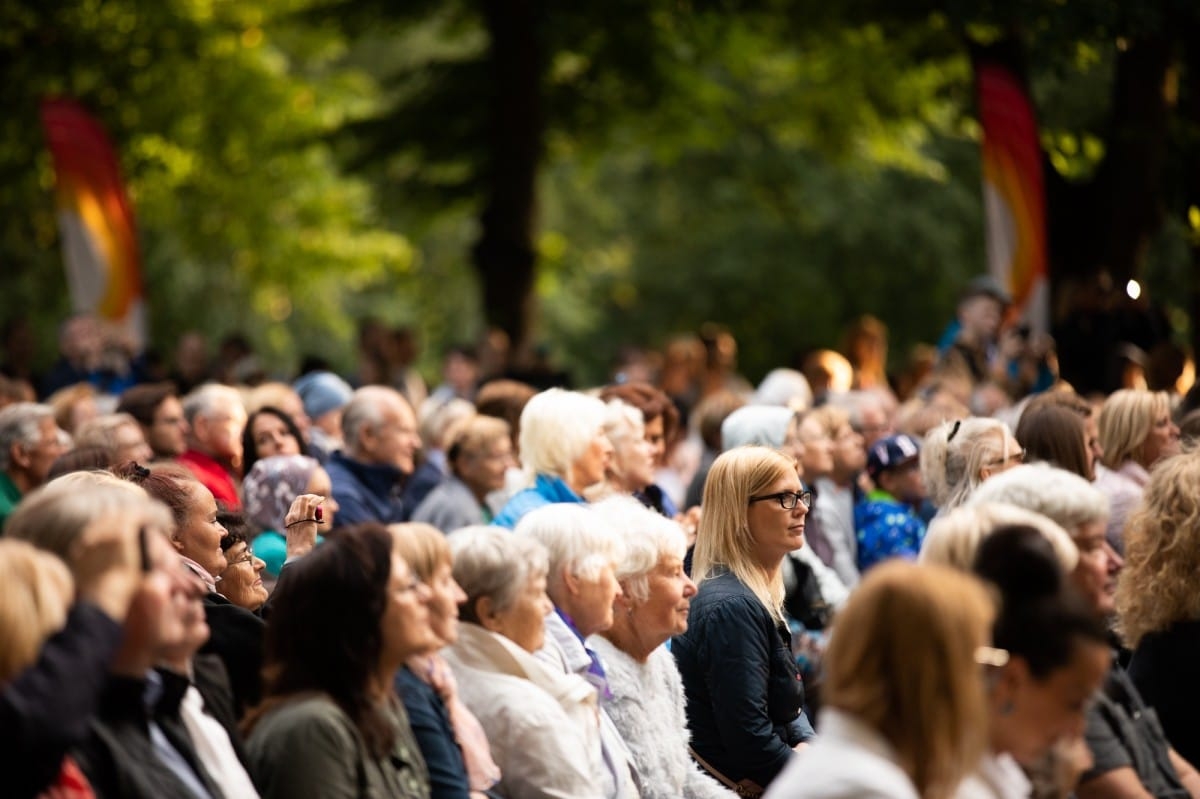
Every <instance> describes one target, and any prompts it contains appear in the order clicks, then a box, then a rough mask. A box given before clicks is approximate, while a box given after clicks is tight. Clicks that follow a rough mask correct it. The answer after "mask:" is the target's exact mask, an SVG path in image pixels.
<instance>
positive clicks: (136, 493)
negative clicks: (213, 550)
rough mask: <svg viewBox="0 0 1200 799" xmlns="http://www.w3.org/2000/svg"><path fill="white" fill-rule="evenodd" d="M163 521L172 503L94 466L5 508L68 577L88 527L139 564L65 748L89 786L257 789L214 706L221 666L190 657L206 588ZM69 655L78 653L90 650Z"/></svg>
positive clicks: (16, 527)
mask: <svg viewBox="0 0 1200 799" xmlns="http://www.w3.org/2000/svg"><path fill="white" fill-rule="evenodd" d="M101 520H102V521H101ZM170 527H171V518H170V514H169V513H167V512H166V510H165V509H163V508H162V506H161V505H160V504H159V503H157V502H152V501H150V500H149V499H148V498H147V496H146V493H145V492H144V491H142V490H141V489H139V488H137V487H135V486H133V485H131V484H130V483H127V482H124V481H122V480H119V479H117V478H115V477H113V476H112V475H108V474H102V473H98V472H91V473H87V472H79V473H75V474H70V475H67V476H65V477H62V478H60V479H59V480H56V481H55V482H54V483H52V484H49V485H47V486H46V487H45V488H44V489H42V490H40V491H39V492H38V493H37V494H35V495H32V496H30V498H29V499H28V500H27V501H26V502H24V503H22V506H21V508H20V509H18V512H17V513H16V514H15V515H14V517H13V527H12V530H11V534H12V535H13V536H15V537H18V538H23V539H26V540H29V541H30V542H32V543H33V544H35V545H36V546H38V547H41V548H45V549H47V550H49V551H51V552H54V553H55V554H57V555H59V556H60V557H62V558H64V559H66V560H67V563H68V565H69V566H70V567H71V568H72V571H73V572H74V576H75V579H76V582H77V583H82V582H83V581H84V580H86V579H89V575H88V574H87V572H86V571H85V570H84V566H85V564H81V563H79V562H78V561H76V560H75V553H76V552H77V550H78V549H79V547H80V546H83V547H86V546H87V542H88V541H89V538H90V537H91V536H93V535H95V534H97V533H98V534H99V536H98V537H99V539H100V540H103V539H107V542H108V546H109V547H110V549H109V552H108V553H107V554H108V557H110V558H112V557H115V556H117V554H118V553H117V552H116V551H115V549H114V548H115V547H124V546H128V547H130V548H131V549H132V550H133V553H136V554H133V555H131V557H132V558H136V562H139V564H140V571H141V572H143V577H142V579H141V582H140V584H139V585H138V586H137V588H136V590H135V593H134V599H133V601H132V604H131V605H130V608H129V613H128V617H127V619H126V627H125V630H124V634H123V635H122V637H121V642H120V647H119V648H118V649H117V650H116V654H115V656H113V657H112V659H111V660H110V662H109V665H108V674H107V678H105V679H104V682H103V686H102V688H101V691H100V696H99V701H98V703H97V705H96V710H95V712H94V713H93V714H92V715H91V718H90V724H89V726H88V732H87V735H86V737H85V739H84V740H83V741H82V742H80V743H78V744H77V745H76V746H75V747H74V749H73V757H74V758H75V759H76V761H77V762H78V763H79V766H80V768H81V770H82V771H83V773H84V775H85V776H86V777H87V780H88V782H89V783H90V784H91V787H92V789H93V790H94V791H95V794H96V795H97V796H121V797H134V798H135V799H138V798H140V797H146V799H150V798H151V797H162V796H193V795H194V796H214V797H215V796H247V797H254V796H255V795H256V794H255V792H254V788H253V786H252V785H251V783H250V780H249V777H248V775H246V773H245V770H244V768H243V767H242V765H241V763H240V761H239V758H238V753H237V732H236V730H235V729H234V727H233V723H234V722H233V718H232V714H231V713H227V712H223V711H224V710H227V709H228V707H229V704H228V703H229V701H230V700H229V694H228V685H227V684H226V683H224V682H223V674H222V672H221V671H220V670H219V667H217V671H215V672H212V671H210V670H208V669H207V668H202V666H201V664H200V663H199V662H198V661H197V662H195V663H193V655H194V654H195V651H196V647H198V646H199V645H200V643H201V642H202V641H203V640H204V638H205V637H206V636H207V634H208V628H207V625H206V624H205V621H204V613H203V609H202V607H201V604H200V596H201V594H202V593H203V588H202V586H201V583H200V581H199V580H197V579H195V578H194V577H193V576H192V575H191V574H190V573H189V572H188V571H187V570H185V569H184V568H183V567H182V565H181V563H180V560H179V557H178V556H177V555H176V554H174V553H173V552H172V551H171V547H170V545H169V544H168V541H167V538H166V536H164V535H163V533H162V532H161V531H163V530H168V529H170ZM122 531H125V532H122ZM118 541H120V542H121V543H120V544H118ZM90 565H92V566H93V567H94V566H95V565H97V564H96V563H95V562H94V561H93V563H92V564H90ZM53 640H54V639H52V642H53ZM76 657H79V658H80V659H81V661H82V662H87V660H88V659H90V657H91V655H90V654H86V655H85V654H83V653H81V652H79V653H76ZM102 674H103V670H101V671H100V673H99V674H98V675H95V676H100V675H102ZM77 676H78V677H79V678H80V679H79V685H77V686H72V688H71V691H76V690H79V689H80V688H81V687H82V686H85V685H87V682H88V680H87V679H83V677H84V675H82V674H80V675H77ZM210 676H212V680H209V679H208V678H209V677H210ZM88 679H94V677H90V678H88ZM54 718H55V722H56V723H59V724H62V723H64V722H65V721H66V717H54ZM83 720H84V719H83V718H81V719H80V721H81V722H82V721H83ZM47 721H49V719H47Z"/></svg>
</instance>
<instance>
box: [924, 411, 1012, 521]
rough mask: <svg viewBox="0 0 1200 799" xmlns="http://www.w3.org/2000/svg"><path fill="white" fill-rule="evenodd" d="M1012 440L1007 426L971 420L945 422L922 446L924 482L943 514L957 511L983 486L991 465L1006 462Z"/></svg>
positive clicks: (984, 420)
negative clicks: (983, 474)
mask: <svg viewBox="0 0 1200 799" xmlns="http://www.w3.org/2000/svg"><path fill="white" fill-rule="evenodd" d="M1011 437H1012V434H1011V433H1010V432H1009V429H1008V425H1006V424H1004V422H1001V421H997V420H996V419H984V418H981V417H978V416H972V417H969V418H967V419H959V420H956V421H952V422H950V421H948V422H942V423H941V424H940V425H938V426H936V427H934V428H933V429H932V430H930V431H929V432H928V433H926V434H925V440H924V441H923V442H921V478H922V479H923V480H924V481H925V488H926V489H928V491H929V498H930V499H931V500H933V504H934V505H937V507H938V508H939V509H940V510H949V509H951V508H956V507H958V506H959V505H961V504H963V503H964V502H966V501H967V497H969V496H970V495H971V492H972V491H974V490H975V489H976V488H978V487H979V486H980V485H981V484H982V483H983V478H982V476H981V474H980V472H981V471H982V470H983V468H984V466H986V465H987V464H988V462H989V461H994V460H1003V459H1004V458H1006V457H1008V455H1009V454H1010V453H1008V452H1005V451H1004V450H1005V449H1006V448H1007V446H1008V441H1009V439H1010V438H1011Z"/></svg>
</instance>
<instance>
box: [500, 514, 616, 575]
mask: <svg viewBox="0 0 1200 799" xmlns="http://www.w3.org/2000/svg"><path fill="white" fill-rule="evenodd" d="M513 535H515V536H517V537H518V538H526V537H527V538H532V539H534V540H536V541H538V542H539V543H540V544H541V545H542V546H544V547H545V548H546V553H547V555H549V557H550V576H549V582H550V585H551V586H552V587H553V586H555V585H557V584H558V582H559V581H560V580H561V579H562V575H563V572H564V571H566V572H570V573H571V574H574V575H576V576H578V577H580V578H582V579H585V580H594V579H596V578H598V577H599V576H600V572H601V571H602V570H603V569H604V566H605V564H608V563H614V564H615V563H620V562H621V559H622V558H623V557H624V555H625V543H624V541H622V540H621V535H620V533H618V532H617V530H615V529H614V528H612V527H611V526H610V525H609V524H608V522H607V521H605V519H604V517H602V516H600V515H599V514H597V513H596V512H595V511H594V510H592V508H591V507H589V506H588V505H580V504H575V503H566V502H557V503H554V504H552V505H543V506H542V507H540V508H535V509H534V510H531V511H530V512H529V513H527V514H525V515H524V516H523V517H521V521H519V522H517V526H516V529H514V530H513Z"/></svg>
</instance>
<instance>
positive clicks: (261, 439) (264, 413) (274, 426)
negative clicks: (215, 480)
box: [242, 405, 308, 475]
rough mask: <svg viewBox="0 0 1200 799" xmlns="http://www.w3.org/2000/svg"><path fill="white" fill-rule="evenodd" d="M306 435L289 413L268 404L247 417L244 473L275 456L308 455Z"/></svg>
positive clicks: (243, 445) (244, 435) (244, 433)
mask: <svg viewBox="0 0 1200 799" xmlns="http://www.w3.org/2000/svg"><path fill="white" fill-rule="evenodd" d="M307 454H308V447H307V445H305V443H304V434H303V433H301V432H300V428H299V426H297V425H296V422H295V421H294V420H293V419H292V418H291V417H290V416H289V415H288V414H286V413H284V412H283V411H281V410H279V409H278V408H275V407H273V406H271V405H264V406H263V407H261V408H259V409H258V410H256V411H254V412H253V413H251V414H250V416H249V417H247V419H246V429H245V432H243V433H242V474H243V475H246V474H250V470H251V469H253V468H254V464H255V463H257V462H258V461H259V460H261V459H262V458H270V457H271V456H273V455H307Z"/></svg>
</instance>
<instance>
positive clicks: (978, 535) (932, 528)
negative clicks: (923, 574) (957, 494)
mask: <svg viewBox="0 0 1200 799" xmlns="http://www.w3.org/2000/svg"><path fill="white" fill-rule="evenodd" d="M998 477H999V476H997V479H998ZM989 482H990V481H989ZM1016 525H1024V526H1027V527H1032V528H1033V529H1035V530H1037V531H1038V532H1039V533H1041V534H1042V536H1043V537H1044V538H1045V539H1046V540H1047V541H1049V542H1050V546H1052V547H1053V548H1054V554H1055V555H1056V556H1057V557H1058V562H1059V563H1060V564H1061V565H1062V568H1063V571H1065V572H1070V571H1072V570H1074V568H1075V566H1076V564H1077V563H1078V562H1079V549H1078V548H1077V547H1076V546H1075V542H1074V541H1072V540H1071V536H1070V534H1068V533H1067V531H1066V530H1064V529H1063V528H1062V525H1060V524H1058V522H1055V521H1054V520H1052V519H1050V518H1049V517H1047V516H1043V515H1042V514H1040V513H1036V512H1035V511H1032V510H1028V509H1026V508H1022V507H1018V506H1017V505H1011V504H1009V503H1007V502H977V501H972V502H970V503H969V504H967V505H962V506H960V507H957V508H955V509H954V510H952V511H950V512H949V513H946V514H944V515H941V516H938V517H937V518H936V519H934V520H933V521H932V522H931V523H930V524H929V532H928V533H927V534H926V535H925V540H924V541H923V542H922V543H921V554H920V557H919V558H918V560H919V561H920V562H921V563H940V564H942V565H944V566H953V567H954V568H956V569H961V570H962V571H966V572H974V570H975V559H976V555H977V554H978V553H979V546H980V544H982V543H983V541H984V539H985V538H987V537H988V536H989V535H991V534H992V533H994V532H995V531H996V530H997V529H999V528H1001V527H1009V526H1016Z"/></svg>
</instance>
